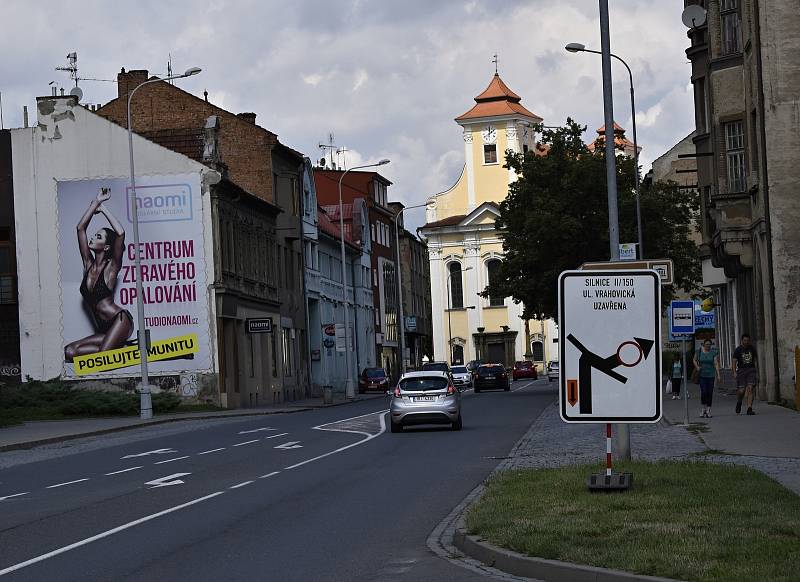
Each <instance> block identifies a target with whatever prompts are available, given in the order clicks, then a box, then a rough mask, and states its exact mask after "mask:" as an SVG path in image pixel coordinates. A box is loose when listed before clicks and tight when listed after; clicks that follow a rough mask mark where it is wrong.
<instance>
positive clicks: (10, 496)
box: [0, 475, 269, 501]
mask: <svg viewBox="0 0 800 582" xmlns="http://www.w3.org/2000/svg"><path fill="white" fill-rule="evenodd" d="M266 476H267V477H269V475H266ZM28 493H30V491H26V492H25V493H14V495H6V496H5V497H0V501H5V500H6V499H11V498H12V497H19V496H20V495H27V494H28Z"/></svg>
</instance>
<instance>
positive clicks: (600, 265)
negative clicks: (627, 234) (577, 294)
mask: <svg viewBox="0 0 800 582" xmlns="http://www.w3.org/2000/svg"><path fill="white" fill-rule="evenodd" d="M581 269H592V270H601V269H602V270H605V269H611V270H614V269H652V270H654V271H655V272H656V273H658V275H659V276H660V277H661V284H662V285H672V284H673V283H674V282H675V265H674V264H673V263H672V259H647V260H641V261H597V262H593V263H583V264H582V265H581Z"/></svg>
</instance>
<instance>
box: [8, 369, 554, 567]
mask: <svg viewBox="0 0 800 582" xmlns="http://www.w3.org/2000/svg"><path fill="white" fill-rule="evenodd" d="M554 398H555V391H554V389H553V384H549V383H548V382H547V381H546V380H539V381H536V382H531V381H518V382H515V383H514V384H513V385H512V392H502V391H501V392H482V393H481V394H474V393H472V392H471V391H470V392H467V393H465V394H464V395H463V417H464V428H463V430H462V431H460V432H454V431H450V430H448V429H443V428H412V429H406V430H405V431H404V432H403V433H401V434H391V433H389V432H388V430H386V429H387V422H388V419H387V418H386V417H385V411H386V408H387V405H388V399H383V398H377V399H373V400H366V401H361V402H357V403H354V404H350V405H347V406H339V407H333V408H326V409H320V410H314V411H309V412H301V413H295V414H283V415H274V416H266V417H247V418H245V419H237V420H225V421H219V422H208V421H205V422H197V423H192V424H191V428H189V429H187V430H185V431H183V432H179V433H176V434H170V435H168V436H158V435H156V436H154V437H153V438H139V439H137V440H131V442H122V443H120V442H119V440H117V441H115V444H113V445H111V446H108V447H99V448H95V449H94V450H88V451H80V447H77V450H78V452H75V453H73V454H69V450H67V451H66V452H65V453H64V454H61V455H59V456H57V457H55V458H49V459H45V460H41V461H37V462H29V463H24V464H17V465H14V466H10V467H8V468H6V469H3V470H2V471H0V578H2V580H31V581H37V582H43V581H50V580H53V581H55V580H58V581H67V580H81V581H87V580H92V581H94V580H114V581H121V580H125V581H152V580H193V581H205V580H208V581H220V580H275V581H281V582H288V581H295V580H297V581H304V582H306V581H309V580H343V581H373V580H384V581H387V580H392V581H411V580H414V581H427V580H430V581H434V580H436V581H446V580H454V581H455V580H458V581H463V580H479V579H485V578H482V577H481V576H479V575H478V574H476V573H473V572H471V571H469V570H466V569H464V568H461V567H459V566H458V565H457V564H454V563H453V562H451V561H449V560H445V559H442V558H439V557H438V556H436V555H435V554H434V553H433V552H432V551H431V550H430V549H428V547H427V545H426V538H427V537H428V535H429V534H430V533H431V531H432V530H433V529H434V528H435V527H436V526H437V524H439V522H441V521H442V519H443V518H444V517H445V516H446V515H447V514H448V513H449V512H450V511H451V510H452V509H453V508H454V507H455V506H456V505H458V504H459V503H460V502H461V500H462V499H463V498H464V497H465V496H466V495H467V494H468V493H469V492H470V491H471V490H472V489H473V488H474V487H476V486H477V485H478V484H479V483H480V482H481V481H482V480H484V479H485V478H486V477H487V475H488V474H489V473H490V472H491V471H492V469H493V468H494V467H495V466H496V465H497V463H498V458H500V457H503V456H505V455H507V454H508V452H509V450H510V449H511V447H512V446H513V445H514V443H515V442H516V441H517V440H518V439H519V438H520V437H521V436H522V435H523V434H524V433H525V431H526V430H527V428H528V427H529V426H530V423H531V422H532V421H533V420H534V419H535V418H536V417H537V416H538V415H539V414H540V413H541V411H542V410H543V408H544V407H545V406H547V405H548V404H549V403H551V402H552V401H553V399H554ZM187 424H188V423H187ZM98 438H102V437H98ZM31 454H34V453H31Z"/></svg>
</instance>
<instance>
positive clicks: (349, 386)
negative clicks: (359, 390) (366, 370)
mask: <svg viewBox="0 0 800 582" xmlns="http://www.w3.org/2000/svg"><path fill="white" fill-rule="evenodd" d="M344 396H345V398H347V399H348V400H354V399H355V397H356V391H355V389H354V388H353V380H352V378H348V379H347V381H346V382H345V383H344Z"/></svg>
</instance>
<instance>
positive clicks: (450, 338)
mask: <svg viewBox="0 0 800 582" xmlns="http://www.w3.org/2000/svg"><path fill="white" fill-rule="evenodd" d="M471 270H472V267H467V268H465V269H461V270H459V272H458V273H459V275H460V274H461V273H465V272H467V271H471ZM452 276H453V272H452V271H450V272H448V273H447V349H448V350H449V352H450V365H451V366H452V365H453V323H452V321H451V320H450V312H451V311H453V306H452V298H453V294H452V293H451V292H450V279H451V278H452ZM462 300H463V298H462ZM464 309H475V306H474V305H469V306H467V307H465V308H464Z"/></svg>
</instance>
